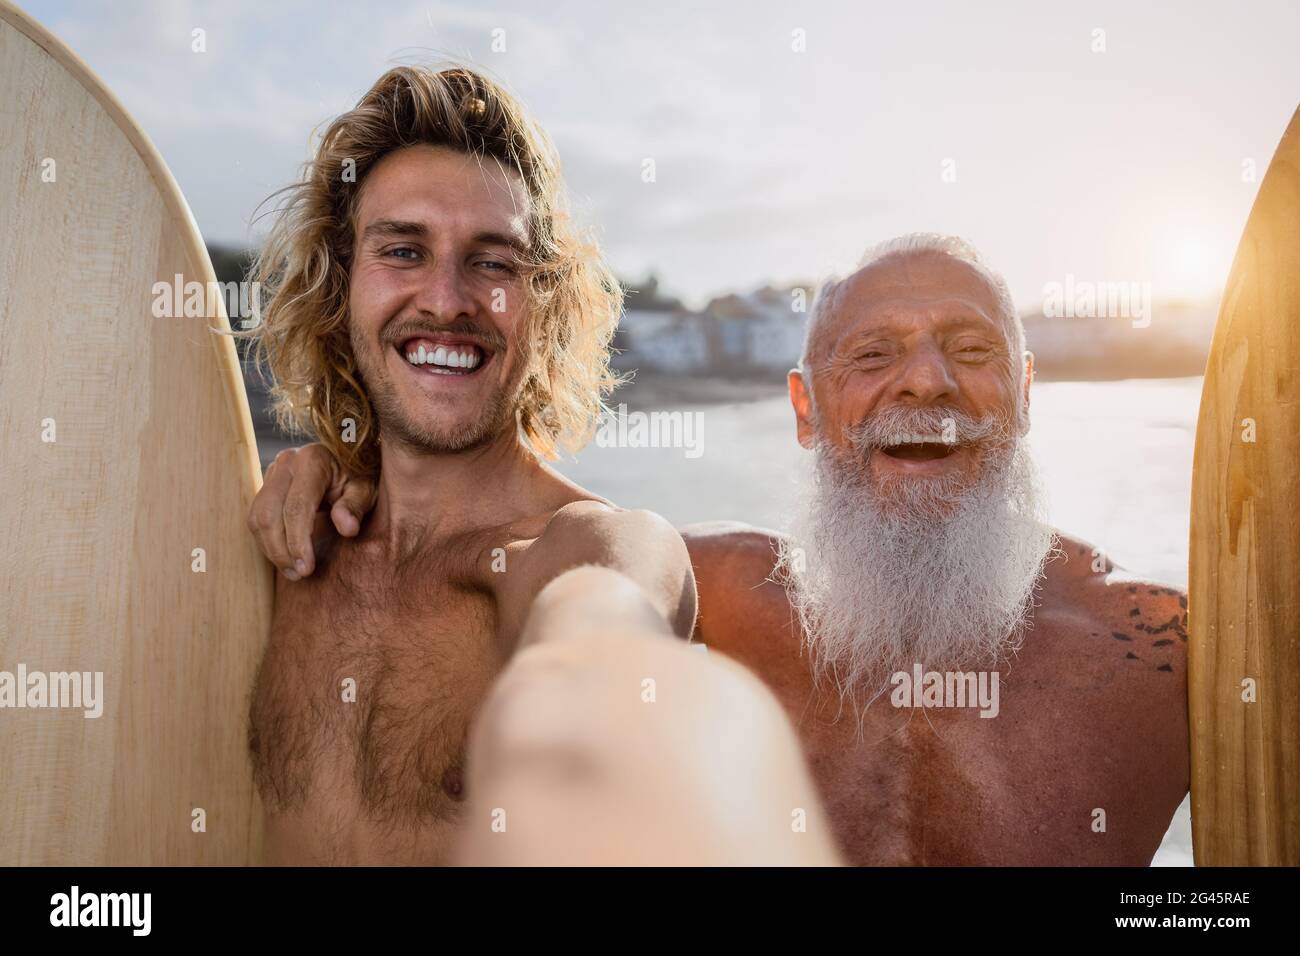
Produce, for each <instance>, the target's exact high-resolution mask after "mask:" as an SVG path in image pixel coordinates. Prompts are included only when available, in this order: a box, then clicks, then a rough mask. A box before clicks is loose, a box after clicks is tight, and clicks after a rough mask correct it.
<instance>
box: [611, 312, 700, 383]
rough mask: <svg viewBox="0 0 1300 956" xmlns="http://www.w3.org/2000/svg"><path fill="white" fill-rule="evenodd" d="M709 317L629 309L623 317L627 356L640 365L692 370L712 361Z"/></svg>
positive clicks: (662, 368) (656, 368)
mask: <svg viewBox="0 0 1300 956" xmlns="http://www.w3.org/2000/svg"><path fill="white" fill-rule="evenodd" d="M707 322H708V317H707V316H704V315H700V314H699V313H696V312H686V311H683V310H678V311H675V312H648V311H641V310H638V309H628V310H627V311H626V312H624V313H623V317H622V319H620V320H619V327H620V328H621V329H622V330H623V332H624V334H625V338H624V341H623V347H624V348H625V349H626V351H627V355H626V360H628V361H629V362H630V364H631V365H633V366H635V367H639V368H648V369H655V370H657V371H663V372H674V373H678V374H689V373H693V372H700V371H704V370H705V369H707V368H708V367H709V365H710V357H709V336H708V328H707Z"/></svg>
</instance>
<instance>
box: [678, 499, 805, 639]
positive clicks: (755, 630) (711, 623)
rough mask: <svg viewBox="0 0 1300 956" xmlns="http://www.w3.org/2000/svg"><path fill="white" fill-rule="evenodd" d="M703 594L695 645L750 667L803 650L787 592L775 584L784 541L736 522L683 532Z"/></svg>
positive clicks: (694, 526) (695, 526) (696, 526)
mask: <svg viewBox="0 0 1300 956" xmlns="http://www.w3.org/2000/svg"><path fill="white" fill-rule="evenodd" d="M682 538H683V539H684V540H685V541H686V547H687V550H688V551H689V552H690V555H691V565H692V567H693V568H694V570H695V580H696V582H697V585H698V588H699V600H700V616H699V620H698V622H697V625H696V632H695V639H696V640H697V641H700V642H702V643H705V644H707V645H709V646H710V647H715V648H717V649H719V650H723V651H727V652H728V653H730V654H732V655H733V656H736V657H739V658H741V659H742V660H745V661H752V660H754V658H755V657H756V656H768V655H769V654H773V653H775V654H778V655H780V656H782V657H786V656H789V655H790V654H791V653H794V654H796V655H797V653H798V649H799V640H798V632H797V631H796V630H795V629H794V627H793V616H792V611H791V608H790V602H789V600H788V599H787V597H786V593H785V588H784V587H782V586H781V585H780V584H779V583H777V582H776V580H775V579H774V574H773V572H774V571H775V569H776V563H777V557H778V555H779V554H780V548H781V544H782V543H783V540H784V536H783V535H781V534H780V533H779V532H776V531H771V530H769V529H766V528H757V527H754V526H753V525H747V524H742V523H740V522H735V521H710V522H704V523H700V524H692V525H687V526H686V527H685V528H683V529H682Z"/></svg>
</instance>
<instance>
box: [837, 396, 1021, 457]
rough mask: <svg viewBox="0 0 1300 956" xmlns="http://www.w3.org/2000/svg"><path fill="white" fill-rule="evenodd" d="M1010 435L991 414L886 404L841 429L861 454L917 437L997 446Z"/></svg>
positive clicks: (1006, 423) (1010, 431)
mask: <svg viewBox="0 0 1300 956" xmlns="http://www.w3.org/2000/svg"><path fill="white" fill-rule="evenodd" d="M1011 434H1012V430H1011V425H1010V423H1009V422H1007V421H1005V420H1003V419H1000V418H998V417H996V416H994V415H987V416H984V417H982V418H976V417H975V416H973V415H968V414H966V413H965V412H963V411H961V410H960V409H956V408H944V407H933V406H931V407H924V408H923V407H918V406H909V405H890V406H889V407H887V408H883V409H881V410H880V411H878V412H876V413H874V414H872V415H869V416H868V417H867V418H864V419H863V420H862V421H860V422H858V424H856V425H853V426H850V427H849V428H847V429H845V432H844V435H845V438H847V439H848V440H849V441H850V442H851V443H852V444H853V447H854V449H856V450H857V451H858V452H860V453H862V454H863V455H865V454H867V453H868V452H871V451H874V450H875V449H877V448H887V447H889V446H891V445H899V444H903V443H904V442H907V441H909V440H910V441H916V440H917V439H918V438H919V437H925V438H926V440H930V441H935V442H946V443H951V444H957V445H975V444H981V443H994V444H1001V443H1002V442H1004V441H1006V439H1008V438H1010V437H1011Z"/></svg>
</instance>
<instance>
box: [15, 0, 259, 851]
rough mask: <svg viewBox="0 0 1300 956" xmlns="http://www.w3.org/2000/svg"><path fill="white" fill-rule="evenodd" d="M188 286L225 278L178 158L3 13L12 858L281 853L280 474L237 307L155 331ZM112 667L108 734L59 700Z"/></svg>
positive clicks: (41, 33)
mask: <svg viewBox="0 0 1300 956" xmlns="http://www.w3.org/2000/svg"><path fill="white" fill-rule="evenodd" d="M177 275H180V276H182V277H183V281H184V282H189V281H196V282H199V283H203V284H204V285H203V289H204V290H205V291H206V289H208V288H209V287H208V286H207V285H206V283H208V282H214V281H215V277H214V276H213V273H212V266H211V264H210V262H209V260H208V256H207V252H206V250H205V248H204V246H203V243H202V241H201V239H200V236H199V232H198V229H197V228H196V226H195V224H194V220H193V217H192V215H191V214H190V210H189V207H188V206H187V205H186V203H185V200H184V198H183V197H182V196H181V193H180V190H179V189H178V188H177V186H176V183H175V182H174V181H173V179H172V177H171V174H170V173H169V172H168V170H167V168H166V166H165V165H164V164H163V161H162V159H161V157H160V156H159V155H158V153H157V151H156V150H155V149H154V148H153V146H152V145H151V144H150V142H149V140H148V139H147V138H146V137H145V135H144V134H143V133H142V132H141V131H140V129H139V128H138V127H137V126H136V125H135V124H134V123H133V122H132V120H131V118H130V116H128V115H127V113H126V111H125V109H123V107H122V106H121V104H119V103H118V102H117V100H116V99H114V98H113V96H112V94H110V93H109V92H108V91H107V90H106V89H105V88H104V86H103V84H101V83H100V82H99V80H98V79H97V78H96V77H95V76H94V75H93V74H92V73H91V71H90V70H89V69H88V68H87V67H86V66H85V65H84V64H83V63H82V62H81V61H80V60H79V59H78V58H77V57H76V55H75V54H73V53H72V52H71V51H70V50H68V49H67V48H66V47H65V46H64V45H63V44H62V43H61V42H59V41H58V40H57V39H55V38H54V37H53V36H51V35H50V34H49V33H48V32H46V31H45V30H44V29H43V28H41V27H40V26H39V25H38V24H37V23H36V22H34V21H33V20H32V19H30V18H29V17H28V16H27V15H26V14H24V13H22V12H21V11H19V10H17V9H16V8H14V7H13V6H11V5H9V4H7V3H0V572H2V573H0V578H2V579H3V594H2V596H0V704H3V705H4V706H0V864H81V865H95V864H242V863H249V862H254V861H256V860H257V859H258V858H259V857H260V840H261V812H260V808H259V807H258V805H257V803H256V797H255V794H254V790H253V786H252V781H251V770H250V765H249V761H248V758H247V751H246V743H245V741H246V733H247V732H246V726H247V718H246V714H247V706H248V699H249V694H250V688H251V684H252V681H253V678H254V673H255V670H256V667H257V662H258V655H259V654H260V652H261V649H262V647H263V646H264V642H265V639H266V635H267V633H268V627H269V622H270V611H271V602H272V596H273V589H272V585H273V579H272V577H271V575H272V572H271V569H270V567H269V565H267V564H265V563H264V562H263V561H262V559H261V556H260V554H259V553H258V551H257V549H256V547H255V544H254V542H253V540H252V538H251V536H250V535H249V534H248V533H247V531H246V529H245V525H244V521H245V515H246V514H247V508H248V504H249V502H250V500H251V498H252V496H253V495H254V494H255V493H256V489H257V487H258V486H259V484H260V481H261V474H260V470H259V467H258V459H257V449H256V446H255V440H254V436H253V428H252V422H251V420H250V418H249V412H248V402H247V398H246V396H245V393H244V386H243V381H242V378H241V376H240V367H239V360H238V356H237V353H236V350H235V347H234V344H233V342H232V341H231V339H230V338H229V337H228V336H223V335H220V334H217V333H216V332H213V331H211V330H210V327H212V328H217V329H228V328H229V326H228V324H227V319H226V315H225V310H224V307H223V306H222V305H221V303H220V300H219V298H218V297H216V296H207V295H204V296H203V297H202V300H203V302H204V306H205V308H204V315H202V316H191V317H188V318H186V317H163V318H159V317H155V314H154V306H155V305H156V297H155V294H154V284H155V283H156V282H165V283H167V284H168V285H172V284H174V282H175V277H176V276H177ZM20 672H21V674H22V676H23V678H24V679H23V681H22V684H19V683H18V678H19V676H20ZM60 673H63V674H68V673H75V674H78V675H80V674H83V673H84V674H89V675H92V676H91V677H90V678H88V679H87V680H86V683H84V684H77V685H76V687H74V682H73V681H72V680H71V679H70V678H58V677H55V678H49V677H48V675H50V674H56V675H57V674H60ZM95 673H99V674H102V693H101V694H100V695H98V705H97V706H99V707H101V708H102V712H101V714H100V715H99V716H98V717H93V716H90V717H88V716H86V714H87V709H86V708H85V707H84V704H85V703H86V701H85V700H82V701H80V703H81V704H82V705H83V706H81V707H78V706H59V707H55V706H51V705H52V704H55V703H61V704H69V702H72V703H76V701H75V700H74V697H73V694H74V690H77V689H84V690H86V691H88V692H90V693H92V694H93V692H94V688H93V680H94V678H93V675H94V674H95ZM33 674H37V675H41V678H40V679H39V680H38V679H37V678H34V677H33V676H32V675H33ZM6 675H8V677H7V679H6ZM41 685H43V687H44V691H43V692H42V688H41ZM56 690H57V692H56ZM6 695H7V696H6ZM18 695H20V697H21V699H20V700H17V699H16V696H18Z"/></svg>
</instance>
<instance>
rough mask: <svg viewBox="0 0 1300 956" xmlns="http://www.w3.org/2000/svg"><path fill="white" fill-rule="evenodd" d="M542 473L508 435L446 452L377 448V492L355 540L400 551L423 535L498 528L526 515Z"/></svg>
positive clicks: (389, 444) (398, 446) (388, 446)
mask: <svg viewBox="0 0 1300 956" xmlns="http://www.w3.org/2000/svg"><path fill="white" fill-rule="evenodd" d="M545 476H546V469H545V467H544V466H543V465H542V464H541V462H539V461H538V460H537V458H536V457H535V456H534V455H533V454H532V453H531V452H530V451H528V449H527V448H525V447H524V445H523V443H522V442H521V441H520V440H519V438H518V436H517V435H515V434H513V433H509V434H503V435H501V436H499V437H498V438H497V439H495V440H493V441H491V442H489V443H487V444H484V445H481V446H478V447H476V448H472V449H467V450H465V451H461V452H454V453H441V454H435V453H429V452H422V451H419V450H417V449H413V448H411V447H410V446H408V445H405V444H403V443H401V442H396V441H388V442H385V443H384V444H382V445H381V452H380V472H379V490H378V495H377V497H376V500H375V507H374V511H373V512H372V513H371V516H370V519H369V521H368V522H367V525H366V530H365V532H364V533H363V537H365V538H367V539H369V540H372V541H375V542H383V543H384V544H385V545H386V546H387V547H388V548H389V549H390V550H392V551H395V552H396V551H400V552H406V551H409V550H411V549H412V548H413V547H416V546H418V545H419V543H420V542H421V541H425V540H428V539H429V538H431V537H434V538H440V537H444V536H446V535H449V534H454V533H456V532H458V531H464V530H467V529H471V528H480V527H485V526H487V525H489V524H500V523H501V521H502V520H503V518H508V517H509V515H510V514H511V513H512V512H514V511H516V510H517V509H519V510H520V511H521V513H524V512H527V511H528V510H530V503H531V502H532V501H533V500H534V499H535V498H537V497H538V494H539V485H540V484H541V483H543V482H544V481H545Z"/></svg>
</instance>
